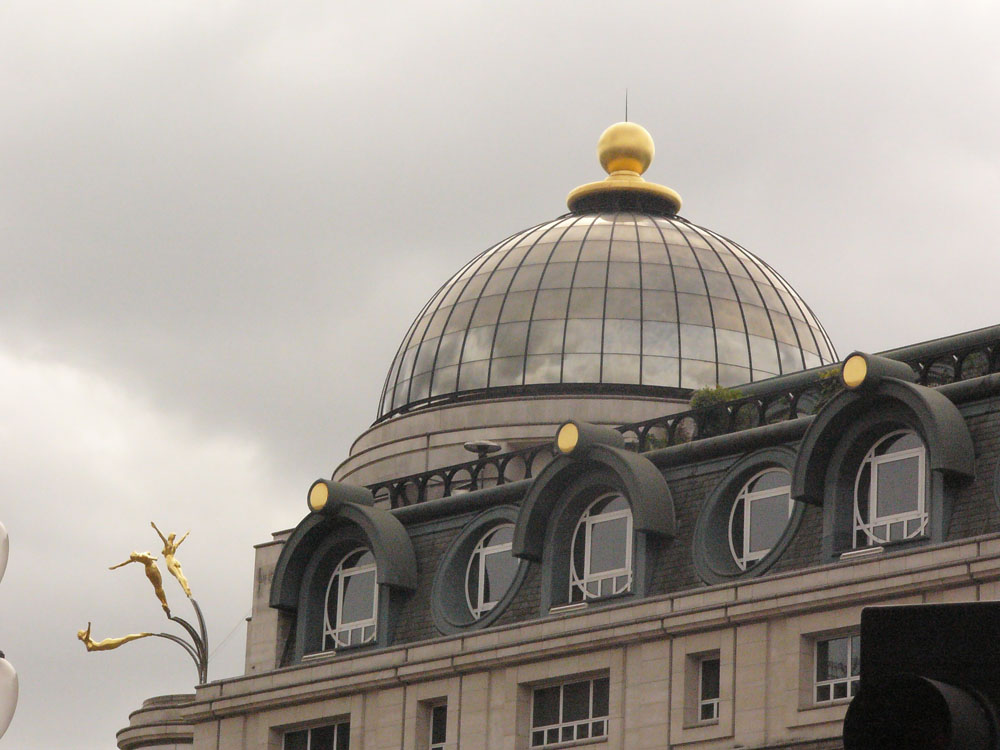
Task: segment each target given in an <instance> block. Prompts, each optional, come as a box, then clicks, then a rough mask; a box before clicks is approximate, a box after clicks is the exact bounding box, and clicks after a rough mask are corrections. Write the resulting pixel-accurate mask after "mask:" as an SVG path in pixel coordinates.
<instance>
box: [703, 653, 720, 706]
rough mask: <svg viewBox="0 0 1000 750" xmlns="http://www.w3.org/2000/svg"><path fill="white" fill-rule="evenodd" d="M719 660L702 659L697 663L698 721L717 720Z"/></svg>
mask: <svg viewBox="0 0 1000 750" xmlns="http://www.w3.org/2000/svg"><path fill="white" fill-rule="evenodd" d="M719 665H720V661H719V659H717V658H716V659H702V660H701V661H700V662H699V663H698V721H717V720H718V718H719Z"/></svg>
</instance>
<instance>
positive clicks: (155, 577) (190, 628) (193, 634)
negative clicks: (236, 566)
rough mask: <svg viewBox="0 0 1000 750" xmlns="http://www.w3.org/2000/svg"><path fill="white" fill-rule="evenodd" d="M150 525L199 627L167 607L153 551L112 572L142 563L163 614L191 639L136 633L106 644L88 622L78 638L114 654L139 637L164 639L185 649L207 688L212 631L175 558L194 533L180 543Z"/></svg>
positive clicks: (93, 648) (135, 555)
mask: <svg viewBox="0 0 1000 750" xmlns="http://www.w3.org/2000/svg"><path fill="white" fill-rule="evenodd" d="M150 526H152V527H153V529H154V530H155V531H156V533H157V535H158V536H159V537H160V540H161V541H162V542H163V561H164V563H165V564H166V566H167V571H168V572H169V573H170V575H172V576H173V577H174V578H176V579H177V582H178V583H179V584H180V586H181V588H182V589H184V593H185V594H187V597H188V601H189V602H191V606H192V608H193V609H194V613H195V615H196V616H197V618H198V621H197V627H195V625H192V624H191V623H190V622H188V621H187V620H185V619H184V618H182V617H177V616H175V615H172V614H171V613H170V606H169V605H168V604H167V595H166V593H165V592H164V591H163V576H162V575H161V574H160V569H159V568H158V567H157V566H156V561H157V560H158V559H159V558H158V557H154V556H153V553H152V552H149V551H146V552H137V551H136V552H133V553H132V554H131V555H129V557H128V560H125V561H124V562H120V563H118V564H117V565H112V566H111V567H110V568H108V569H109V570H115V569H117V568H121V567H123V566H125V565H129V564H130V563H139V564H141V565H142V567H143V569H144V570H145V572H146V578H148V579H149V582H150V583H151V584H152V585H153V591H154V592H155V594H156V598H157V599H159V601H160V605H161V606H162V607H163V611H164V612H165V613H166V615H167V619H168V620H170V621H171V622H174V623H177V624H178V625H180V626H181V627H182V628H184V630H185V631H186V632H187V635H188V636H189V637H190V640H186V639H184V638H182V637H180V636H177V635H174V634H172V633H133V634H132V635H126V636H123V637H122V638H105V639H104V640H103V641H95V640H94V639H93V638H91V637H90V623H89V622H88V623H87V629H86V630H79V631H77V634H76V637H77V638H79V639H80V640H81V641H82V642H83V645H84V646H86V647H87V651H110V650H111V649H115V648H118V647H119V646H122V645H124V644H126V643H128V642H130V641H134V640H137V639H139V638H148V637H149V636H155V637H157V638H164V639H166V640H168V641H171V642H173V643H176V644H177V645H178V646H180V647H181V648H183V649H184V651H185V652H186V653H187V655H188V656H190V657H191V659H192V661H194V664H195V667H196V668H197V670H198V684H199V685H204V684H205V683H206V682H208V655H209V652H208V629H207V628H206V627H205V618H204V616H203V615H202V613H201V607H199V606H198V602H197V601H195V599H194V597H192V596H191V588H190V587H189V586H188V582H187V578H185V577H184V572H183V570H182V569H181V564H180V562H179V561H178V560H177V558H176V557H175V554H176V552H177V548H178V547H180V546H181V544H182V543H183V542H184V540H185V539H187V538H188V534H190V533H191V532H188V533H187V534H185V535H184V536H182V537H181V538H180V539H179V540H178V539H177V537H176V535H175V534H168V535H167V536H164V535H163V534H162V533H161V532H160V530H159V529H158V528H156V524H155V523H150Z"/></svg>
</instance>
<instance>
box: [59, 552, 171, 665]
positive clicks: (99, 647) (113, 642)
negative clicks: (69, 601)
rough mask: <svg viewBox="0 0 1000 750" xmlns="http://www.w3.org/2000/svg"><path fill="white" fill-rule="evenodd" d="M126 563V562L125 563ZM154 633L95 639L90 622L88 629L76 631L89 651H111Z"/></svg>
mask: <svg viewBox="0 0 1000 750" xmlns="http://www.w3.org/2000/svg"><path fill="white" fill-rule="evenodd" d="M123 564H124V563H123ZM151 635H153V634H152V633H132V634H131V635H125V636H122V637H121V638H105V639H104V640H103V641H95V640H94V639H93V638H91V637H90V623H89V622H88V623H87V629H86V630H78V631H76V637H77V638H79V639H80V640H81V641H83V645H84V646H86V647H87V650H88V651H110V650H111V649H113V648H118V647H119V646H121V645H123V644H125V643H128V642H129V641H135V640H138V639H139V638H148V637H149V636H151Z"/></svg>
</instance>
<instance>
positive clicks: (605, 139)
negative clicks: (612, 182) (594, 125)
mask: <svg viewBox="0 0 1000 750" xmlns="http://www.w3.org/2000/svg"><path fill="white" fill-rule="evenodd" d="M653 153H654V148H653V136H651V135H650V134H649V131H648V130H646V128H644V127H643V126H642V125H639V124H637V123H634V122H616V123H615V124H614V125H612V126H611V127H610V128H608V129H607V130H605V131H604V132H603V133H601V137H600V139H599V140H598V141H597V158H598V159H600V160H601V166H602V167H604V171H605V172H607V173H608V174H612V173H614V172H635V173H636V174H642V173H643V172H645V171H646V169H648V168H649V164H650V162H651V161H653Z"/></svg>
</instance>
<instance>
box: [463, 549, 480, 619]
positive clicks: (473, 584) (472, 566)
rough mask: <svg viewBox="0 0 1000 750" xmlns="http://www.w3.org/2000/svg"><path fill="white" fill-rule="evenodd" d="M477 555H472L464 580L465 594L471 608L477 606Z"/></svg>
mask: <svg viewBox="0 0 1000 750" xmlns="http://www.w3.org/2000/svg"><path fill="white" fill-rule="evenodd" d="M479 554H480V553H478V552H477V553H476V554H474V555H473V556H472V559H471V560H470V561H469V574H468V577H467V578H466V580H465V590H466V594H467V596H468V597H469V602H470V603H471V604H472V606H473V607H478V606H479Z"/></svg>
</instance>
